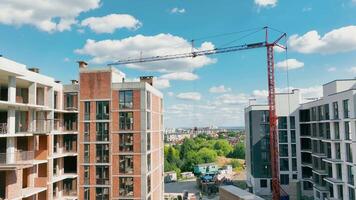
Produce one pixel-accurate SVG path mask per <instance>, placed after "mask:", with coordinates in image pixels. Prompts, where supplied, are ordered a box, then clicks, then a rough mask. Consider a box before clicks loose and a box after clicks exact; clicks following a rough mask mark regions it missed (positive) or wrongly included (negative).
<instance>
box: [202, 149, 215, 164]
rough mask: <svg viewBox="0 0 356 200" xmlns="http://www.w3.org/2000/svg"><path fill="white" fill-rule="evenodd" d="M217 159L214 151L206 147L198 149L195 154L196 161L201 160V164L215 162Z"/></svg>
mask: <svg viewBox="0 0 356 200" xmlns="http://www.w3.org/2000/svg"><path fill="white" fill-rule="evenodd" d="M217 157H218V155H217V153H216V152H215V151H214V150H212V149H208V148H206V147H204V148H202V149H200V150H199V151H198V153H197V159H198V160H202V161H203V163H211V162H215V161H216V158H217Z"/></svg>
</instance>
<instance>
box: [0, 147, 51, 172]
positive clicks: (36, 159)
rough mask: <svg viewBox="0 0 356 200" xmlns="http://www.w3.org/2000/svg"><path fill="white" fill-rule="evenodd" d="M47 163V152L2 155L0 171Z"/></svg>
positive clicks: (0, 157) (22, 152)
mask: <svg viewBox="0 0 356 200" xmlns="http://www.w3.org/2000/svg"><path fill="white" fill-rule="evenodd" d="M45 162H47V150H44V151H36V152H35V151H17V152H15V153H0V169H7V170H14V169H21V168H25V167H29V166H32V165H34V164H40V163H45Z"/></svg>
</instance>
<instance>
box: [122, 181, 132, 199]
mask: <svg viewBox="0 0 356 200" xmlns="http://www.w3.org/2000/svg"><path fill="white" fill-rule="evenodd" d="M133 188H134V185H133V178H132V177H120V178H119V194H120V196H122V197H132V196H133Z"/></svg>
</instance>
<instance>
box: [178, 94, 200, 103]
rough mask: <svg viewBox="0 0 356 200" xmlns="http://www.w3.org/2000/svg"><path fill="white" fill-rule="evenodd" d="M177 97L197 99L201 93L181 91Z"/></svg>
mask: <svg viewBox="0 0 356 200" xmlns="http://www.w3.org/2000/svg"><path fill="white" fill-rule="evenodd" d="M176 97H177V98H178V99H183V100H192V101H199V100H200V99H201V94H200V93H199V92H183V93H179V94H178V95H177V96H176Z"/></svg>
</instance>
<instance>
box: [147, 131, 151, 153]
mask: <svg viewBox="0 0 356 200" xmlns="http://www.w3.org/2000/svg"><path fill="white" fill-rule="evenodd" d="M149 150H151V133H147V151H149Z"/></svg>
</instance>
